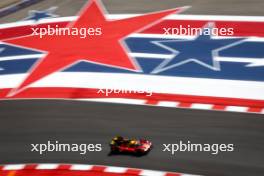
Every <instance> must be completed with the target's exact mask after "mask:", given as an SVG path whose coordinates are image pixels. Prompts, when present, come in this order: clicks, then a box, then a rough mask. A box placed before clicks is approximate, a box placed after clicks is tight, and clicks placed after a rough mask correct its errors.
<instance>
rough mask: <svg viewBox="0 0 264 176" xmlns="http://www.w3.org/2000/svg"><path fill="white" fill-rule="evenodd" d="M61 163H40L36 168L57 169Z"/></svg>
mask: <svg viewBox="0 0 264 176" xmlns="http://www.w3.org/2000/svg"><path fill="white" fill-rule="evenodd" d="M58 167H59V164H39V165H38V166H37V167H36V169H57V168H58Z"/></svg>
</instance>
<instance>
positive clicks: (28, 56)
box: [0, 54, 44, 61]
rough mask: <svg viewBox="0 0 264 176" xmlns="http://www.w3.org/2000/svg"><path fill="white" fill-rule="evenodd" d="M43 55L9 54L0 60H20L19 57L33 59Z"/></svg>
mask: <svg viewBox="0 0 264 176" xmlns="http://www.w3.org/2000/svg"><path fill="white" fill-rule="evenodd" d="M42 56H44V54H29V55H19V56H7V57H0V61H8V60H19V59H32V58H40V57H42Z"/></svg>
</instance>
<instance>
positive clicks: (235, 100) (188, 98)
mask: <svg viewBox="0 0 264 176" xmlns="http://www.w3.org/2000/svg"><path fill="white" fill-rule="evenodd" d="M133 16H134V15H129V14H128V15H124V14H117V15H108V18H109V19H114V20H115V19H122V18H127V17H133ZM75 19H76V17H63V18H57V19H49V20H47V19H46V20H40V21H39V22H38V23H40V24H43V25H44V26H45V25H54V23H55V24H56V25H59V26H60V27H63V26H65V24H67V23H68V22H69V21H73V20H75ZM34 23H35V22H34ZM31 24H32V22H28V23H27V24H26V25H25V23H24V22H22V23H20V22H18V23H16V24H8V25H10V26H8V25H2V26H1V30H3V31H5V30H8V29H7V28H10V27H11V28H12V30H13V31H16V35H17V34H18V35H25V34H26V33H27V32H29V26H30V25H31ZM189 24H192V26H193V27H196V28H202V29H204V28H205V27H209V28H213V27H214V26H217V27H218V28H219V27H221V26H223V27H225V28H226V27H228V28H229V29H231V28H232V29H233V30H232V31H226V32H232V37H239V38H242V39H239V40H237V41H233V42H235V43H234V45H230V46H228V47H226V48H225V51H224V52H220V51H219V52H218V53H217V54H216V55H215V57H216V61H217V62H221V67H218V66H219V65H218V66H217V64H216V65H214V64H215V63H213V64H211V65H210V64H209V63H208V62H207V61H204V60H199V59H197V60H196V62H195V63H196V64H198V65H199V66H205V67H206V68H208V69H209V71H208V70H207V71H205V72H204V73H202V74H201V75H200V76H199V77H197V76H196V75H197V72H195V71H194V72H190V73H187V75H186V73H183V72H181V71H179V70H176V71H175V70H174V71H173V70H172V71H170V69H173V67H178V66H183V67H184V64H185V62H186V61H185V60H183V61H182V62H180V63H174V64H172V65H167V66H166V65H164V64H159V63H158V64H157V63H151V64H149V63H147V62H149V60H155V59H156V61H153V62H157V60H160V59H164V58H165V60H166V59H172V53H174V52H176V49H175V48H173V47H174V46H173V45H171V44H172V43H173V42H172V40H175V39H177V40H179V39H180V40H185V42H186V40H187V41H189V42H190V41H191V42H195V37H194V36H192V35H191V37H190V36H179V35H177V34H178V33H177V34H176V32H178V31H176V30H174V29H169V28H170V27H167V28H166V30H164V26H173V27H175V26H177V29H178V28H180V25H183V26H185V27H186V28H188V25H189ZM262 27H263V18H262V17H232V19H230V17H228V16H213V17H209V16H194V15H179V16H177V15H173V16H170V17H167V18H165V20H164V21H162V22H161V23H159V24H157V25H156V26H153V27H151V28H149V29H146V30H144V31H141V32H140V33H135V34H132V35H131V36H130V38H129V39H128V40H127V45H128V46H129V48H130V49H131V53H130V55H131V56H133V57H136V58H138V62H139V63H140V66H141V67H142V68H143V71H144V73H145V74H144V75H143V76H142V79H141V78H140V79H141V80H143V83H142V85H143V87H145V88H148V86H150V87H155V91H153V92H161V90H164V87H162V85H166V87H165V88H166V91H167V92H165V93H162V94H155V93H154V94H153V97H154V98H145V97H146V95H145V94H143V96H142V95H140V94H136V95H135V94H132V95H130V94H127V95H126V96H125V97H121V99H120V97H117V98H116V95H115V94H113V93H115V92H110V95H109V96H108V97H107V100H105V99H102V95H98V94H97V91H98V89H95V90H94V89H92V88H93V87H97V86H98V85H96V84H94V82H95V80H98V79H99V80H100V79H102V77H97V75H96V73H95V74H94V72H93V73H90V72H89V69H90V68H91V65H86V66H83V65H81V66H80V67H81V69H82V70H85V71H86V72H87V73H88V74H87V73H85V72H84V73H79V72H80V68H71V70H67V71H65V72H62V73H55V75H54V77H51V78H50V79H49V80H46V81H43V82H41V81H40V82H39V83H38V84H39V85H38V84H36V85H35V86H34V87H32V88H30V89H28V90H27V91H25V92H24V93H23V92H21V94H18V95H17V96H14V97H13V98H15V99H25V98H26V99H28V98H45V99H46V98H63V99H69V98H72V99H82V100H89V99H90V98H91V95H93V96H92V99H90V100H92V101H106V102H109V101H110V102H117V103H122V102H123V103H130V102H132V104H148V105H161V106H167V107H183V108H189V107H192V108H198V109H215V110H228V111H238V112H254V113H263V100H262V98H263V97H261V96H259V95H260V94H261V93H262V92H263V83H262V81H263V80H262V77H261V73H263V70H262V69H261V65H262V64H263V63H262V62H261V60H260V56H261V55H262V54H263V53H262V50H261V48H262V47H263V43H262V42H263V40H262V37H263V31H261V29H262ZM9 30H10V29H9ZM12 30H11V31H12ZM19 31H21V33H20V32H19ZM164 32H166V33H168V34H164ZM4 34H8V35H11V36H8V37H13V36H12V35H13V33H12V32H8V33H4ZM164 35H165V36H164ZM1 37H2V38H1V39H2V40H3V39H6V38H7V36H5V35H1ZM222 37H223V38H225V37H224V36H222ZM220 39H222V38H221V37H220ZM220 39H214V40H220ZM203 40H208V41H209V42H210V40H211V38H203ZM234 40H236V39H234ZM178 42H179V41H178ZM139 43H144V48H143V47H137V46H136V45H137V44H139ZM220 43H221V42H220ZM152 44H154V45H152ZM212 44H213V43H212ZM218 44H219V43H218ZM231 44H232V43H231ZM226 45H227V44H226ZM224 46H225V45H224ZM3 47H5V48H6V51H10V50H11V51H12V52H11V53H12V54H13V55H12V54H11V55H5V58H2V61H6V65H5V67H3V68H2V70H3V71H4V72H2V73H3V74H2V75H1V79H2V80H1V82H2V81H3V82H7V81H6V80H7V79H10V77H9V76H10V74H14V73H16V74H19V75H12V76H11V78H12V79H13V80H14V82H15V83H14V84H13V83H10V84H9V85H8V84H5V85H2V86H3V87H1V89H2V91H1V98H3V99H9V98H7V94H8V92H9V91H10V88H13V87H15V85H16V82H18V80H21V78H22V77H23V76H25V75H27V68H29V67H30V66H32V65H33V63H34V62H35V61H36V60H38V59H39V58H41V57H42V55H43V54H42V53H41V52H40V53H39V52H33V53H32V50H26V51H25V50H23V51H21V48H8V47H9V46H6V45H5V44H4V46H3ZM249 47H252V48H254V52H252V53H251V54H252V55H247V53H246V56H245V53H243V52H242V53H241V50H244V49H245V48H249ZM191 49H192V48H190V50H191ZM222 49H223V48H222ZM19 52H22V54H21V53H19ZM156 52H157V53H156ZM18 53H19V54H18ZM14 54H15V55H14ZM13 56H15V57H13ZM18 56H19V57H18ZM230 58H231V59H230ZM146 59H149V60H148V61H145V60H146ZM181 59H184V58H181ZM185 59H186V58H185ZM11 61H12V62H13V61H15V62H16V61H18V62H19V64H21V65H23V66H24V67H23V68H22V67H21V68H14V67H12V63H10V62H11ZM25 61H26V62H25ZM153 64H154V67H153ZM175 64H176V65H175ZM218 64H219V63H218ZM149 65H150V66H149ZM155 65H157V67H156V66H155ZM241 65H243V66H244V65H247V66H248V67H247V68H244V67H242V66H241ZM164 66H166V67H164ZM233 66H235V68H236V69H235V70H233V69H231V70H230V68H234V67H233ZM186 67H187V66H186ZM188 67H190V69H193V68H195V65H191V66H188ZM151 68H155V69H151ZM259 68H260V69H259ZM92 69H93V71H94V70H95V72H96V71H98V70H100V69H103V70H105V69H106V68H96V67H95V66H94V65H93V66H92ZM107 69H108V68H107ZM149 69H150V71H151V72H150V71H149ZM197 69H198V70H199V69H200V68H197ZM210 69H211V70H210ZM219 69H220V70H219ZM212 70H213V71H214V70H218V71H220V72H219V74H212V73H210V72H212ZM107 72H108V73H107V76H109V78H111V79H109V80H110V82H108V84H109V85H112V83H111V81H113V82H116V81H117V80H119V81H120V82H121V83H122V82H125V81H124V80H122V78H120V77H123V76H124V75H126V74H127V72H126V71H123V70H121V71H120V70H118V71H117V70H115V69H110V70H107ZM116 72H118V74H120V75H118V77H115V76H116V75H112V74H113V73H116ZM164 72H165V73H164ZM151 73H155V76H157V80H155V85H151V84H150V83H151V82H150V81H148V79H149V77H148V74H151ZM199 73H200V71H199ZM56 74H57V75H56ZM65 74H66V75H67V77H69V78H71V77H72V78H75V79H76V80H81V79H82V78H83V77H85V78H86V77H87V75H89V78H90V80H89V81H87V82H89V83H85V84H84V85H83V84H82V85H79V83H76V82H71V81H69V80H68V81H67V82H66V81H64V80H62V81H61V82H58V81H59V80H58V77H61V76H64V75H65ZM246 75H250V76H249V77H247V76H246ZM56 76H57V78H56ZM158 76H165V77H166V76H167V77H168V79H167V80H165V82H163V81H162V82H160V83H159V84H158V85H157V84H156V82H157V81H159V80H160V78H159V77H158ZM103 77H105V75H103ZM170 77H173V79H170ZM182 77H185V79H182ZM126 79H128V80H129V81H128V82H130V83H131V82H132V81H138V78H137V75H132V77H126ZM154 79H155V78H154ZM70 80H74V79H70ZM144 81H145V82H146V84H144ZM174 81H175V82H176V83H177V85H179V84H178V83H179V82H180V83H181V85H185V86H186V87H178V86H177V87H173V86H171V87H168V86H167V85H168V84H167V83H170V85H174ZM190 81H191V83H190V84H186V83H187V82H190ZM128 82H125V84H124V85H122V87H123V88H124V87H125V86H128V87H131V86H134V85H131V84H129V83H128ZM197 82H199V83H201V84H200V85H199V86H200V87H198V88H197V87H194V86H195V85H197ZM90 83H91V84H90ZM56 84H58V85H59V88H58V87H57V86H55V85H56ZM69 85H70V86H69ZM73 85H74V86H73ZM142 85H141V86H142ZM159 85H161V86H159ZM208 85H210V86H212V87H210V88H209V89H208V87H207V86H208ZM72 86H73V87H72ZM39 87H41V88H39ZM43 87H44V88H43ZM45 87H49V89H48V90H47V89H46V88H45ZM53 87H54V88H53ZM55 87H56V88H55ZM224 87H228V88H229V89H226V90H225V91H222V90H224ZM50 88H51V89H50ZM76 88H78V91H77V92H78V93H76V94H75V95H74V96H73V92H75V91H76ZM125 88H126V87H125ZM237 88H238V89H239V91H237V92H233V91H232V90H234V89H237ZM109 89H120V87H111V86H110V88H109ZM133 89H135V90H140V88H138V87H133ZM145 90H147V89H145ZM197 90H198V91H199V92H196V91H197ZM211 90H214V91H213V92H212V91H211ZM230 90H231V92H230ZM40 92H41V97H39V95H40ZM51 92H53V94H52V93H51ZM62 92H63V93H62ZM87 93H88V94H89V96H87ZM144 93H147V91H146V92H144ZM94 95H96V96H100V97H94ZM216 95H217V96H216ZM103 96H105V95H103ZM218 96H219V97H221V98H219V97H218ZM222 97H225V98H222ZM109 98H111V99H109ZM139 101H140V102H141V103H139ZM142 102H143V103H142ZM230 116H232V115H230ZM74 168H75V169H74ZM76 168H77V169H76ZM84 168H85V169H84ZM176 168H177V166H176ZM1 169H2V170H3V173H4V174H7V175H13V174H14V175H16V174H18V175H20V174H21V175H23V174H24V175H25V174H29V173H31V172H35V173H38V174H40V175H41V174H44V175H45V174H47V173H50V174H52V173H53V174H54V173H56V172H58V170H59V171H61V170H63V172H65V174H70V173H69V172H72V171H73V170H75V171H76V170H77V171H78V174H81V173H82V174H87V173H89V174H91V175H92V174H94V175H95V174H98V172H100V174H101V175H104V174H105V175H107V174H108V175H113V174H125V175H129V174H131V175H133V174H134V175H170V174H171V175H177V174H176V173H166V172H153V171H151V170H147V171H144V170H143V171H141V170H138V169H129V168H115V167H106V166H90V165H83V166H78V165H56V164H55V165H49V164H46V165H7V166H2V167H1ZM171 169H172V168H170V169H169V170H171ZM51 170H52V172H51ZM80 170H81V171H80ZM82 170H84V171H82ZM130 171H131V172H130ZM191 173H202V172H201V171H191ZM205 174H206V172H205ZM207 174H208V172H207ZM178 175H181V174H178Z"/></svg>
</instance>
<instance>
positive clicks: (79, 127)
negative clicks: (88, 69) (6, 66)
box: [0, 100, 264, 176]
mask: <svg viewBox="0 0 264 176" xmlns="http://www.w3.org/2000/svg"><path fill="white" fill-rule="evenodd" d="M116 134H119V135H124V136H128V137H146V138H148V139H150V140H151V141H153V143H154V146H155V147H154V149H153V151H151V152H150V153H149V154H148V155H147V156H143V157H134V156H127V155H117V156H108V152H109V148H108V142H109V140H110V138H111V137H113V136H114V135H116ZM48 140H53V141H55V140H58V141H60V142H61V143H79V144H81V143H102V144H103V151H102V152H99V153H96V152H91V153H88V154H86V155H80V154H78V153H71V152H62V153H59V152H51V153H48V154H46V155H42V156H40V155H39V154H37V153H33V152H30V149H31V147H30V144H31V143H47V141H48ZM179 140H183V141H187V140H190V141H191V142H193V143H234V144H235V146H236V150H235V152H231V153H220V154H218V155H210V154H208V153H203V152H189V153H187V152H185V153H184V152H178V153H177V154H176V155H175V156H172V155H170V154H169V153H164V152H162V144H163V143H177V142H179ZM263 146H264V116H263V115H256V114H242V113H228V112H214V111H201V110H185V109H176V108H158V107H149V106H134V105H119V104H104V103H90V102H78V101H58V100H31V101H22V100H21V101H1V102H0V159H1V163H34V162H37V163H45V162H52V163H54V162H55V163H57V162H58V163H86V164H101V165H114V166H124V167H136V168H145V169H156V170H168V171H179V172H185V173H195V174H204V175H214V176H218V175H230V176H231V175H232V176H233V175H240V176H248V175H250V176H255V175H263V174H264V165H263V163H264V157H263V156H264V150H263Z"/></svg>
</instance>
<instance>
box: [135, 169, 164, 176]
mask: <svg viewBox="0 0 264 176" xmlns="http://www.w3.org/2000/svg"><path fill="white" fill-rule="evenodd" d="M139 175H142V176H165V175H166V173H165V172H161V171H152V170H142V171H141V172H140V174H139Z"/></svg>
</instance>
